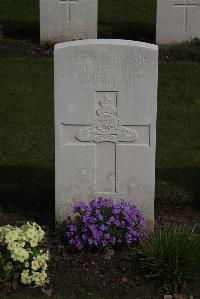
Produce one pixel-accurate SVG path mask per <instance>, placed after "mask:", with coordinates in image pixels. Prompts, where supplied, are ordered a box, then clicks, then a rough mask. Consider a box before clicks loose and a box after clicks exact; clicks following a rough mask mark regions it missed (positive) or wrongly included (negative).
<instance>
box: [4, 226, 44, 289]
mask: <svg viewBox="0 0 200 299" xmlns="http://www.w3.org/2000/svg"><path fill="white" fill-rule="evenodd" d="M43 238H44V231H43V230H42V229H41V227H40V226H39V225H37V224H36V223H33V224H30V223H29V222H28V223H27V224H25V225H22V226H21V227H13V226H10V225H6V226H2V227H0V281H6V280H8V279H16V280H18V279H20V280H21V282H22V283H23V284H33V285H35V286H43V285H44V284H45V283H46V282H47V272H46V271H47V261H48V260H49V253H48V251H47V252H44V251H43V250H40V249H39V248H38V244H39V243H40V242H41V241H42V239H43Z"/></svg>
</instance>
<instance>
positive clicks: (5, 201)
mask: <svg viewBox="0 0 200 299" xmlns="http://www.w3.org/2000/svg"><path fill="white" fill-rule="evenodd" d="M0 172H1V173H2V174H3V176H2V177H1V182H0V206H1V207H2V209H3V212H5V213H8V214H9V213H14V214H17V215H18V216H19V218H20V217H22V218H24V217H25V218H26V219H28V220H33V221H37V222H38V223H40V224H49V225H54V203H55V199H54V198H55V192H54V169H43V168H39V167H33V166H30V167H26V166H25V167H23V166H21V167H20V166H0Z"/></svg>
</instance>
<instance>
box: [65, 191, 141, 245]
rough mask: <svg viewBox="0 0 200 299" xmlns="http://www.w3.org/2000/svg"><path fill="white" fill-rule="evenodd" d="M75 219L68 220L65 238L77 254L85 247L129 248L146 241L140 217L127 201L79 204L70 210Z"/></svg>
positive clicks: (103, 199) (97, 201) (102, 199)
mask: <svg viewBox="0 0 200 299" xmlns="http://www.w3.org/2000/svg"><path fill="white" fill-rule="evenodd" d="M73 212H74V217H73V219H72V218H71V217H67V228H66V232H65V237H66V238H67V241H68V243H69V244H70V245H71V246H75V247H76V248H77V249H78V250H82V249H83V248H84V247H106V246H113V245H115V244H124V245H131V244H133V243H134V242H135V241H136V240H138V239H140V238H145V237H146V233H145V231H146V225H145V221H144V217H143V215H142V214H141V213H140V211H139V210H138V209H137V207H136V206H133V205H131V204H129V203H128V202H127V201H116V202H114V201H113V200H112V199H111V198H109V199H106V198H103V197H100V198H98V199H97V200H96V199H93V200H92V201H91V202H89V203H86V202H83V201H81V202H80V203H79V204H77V205H75V206H74V208H73Z"/></svg>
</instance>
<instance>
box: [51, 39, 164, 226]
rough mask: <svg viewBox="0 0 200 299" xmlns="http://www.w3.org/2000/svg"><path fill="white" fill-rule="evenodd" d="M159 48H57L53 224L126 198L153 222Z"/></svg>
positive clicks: (95, 43) (116, 44) (109, 43)
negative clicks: (89, 203) (98, 202)
mask: <svg viewBox="0 0 200 299" xmlns="http://www.w3.org/2000/svg"><path fill="white" fill-rule="evenodd" d="M157 76H158V49H157V46H155V45H151V44H145V43H140V42H133V41H122V40H87V41H76V42H68V43H63V44H58V45H56V46H55V125H56V219H57V220H58V221H59V222H60V221H62V220H63V219H65V216H66V212H67V211H68V212H69V211H70V210H71V205H72V204H74V203H75V202H77V201H79V200H81V199H84V200H91V199H93V198H94V197H96V198H97V197H99V196H105V197H107V198H108V197H112V198H114V199H115V198H116V199H121V198H123V199H127V200H128V201H129V202H131V203H134V204H136V205H137V206H138V207H139V208H140V209H141V210H143V211H144V214H145V218H146V220H147V222H148V224H149V225H150V226H151V227H152V226H153V221H154V186H155V146H156V108H157Z"/></svg>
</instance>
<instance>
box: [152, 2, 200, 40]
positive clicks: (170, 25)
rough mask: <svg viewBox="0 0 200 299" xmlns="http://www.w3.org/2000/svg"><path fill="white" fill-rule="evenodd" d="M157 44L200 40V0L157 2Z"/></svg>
mask: <svg viewBox="0 0 200 299" xmlns="http://www.w3.org/2000/svg"><path fill="white" fill-rule="evenodd" d="M156 31H157V32H156V42H157V44H168V43H180V42H183V41H189V40H191V39H193V38H195V37H199V38H200V0H157V29H156Z"/></svg>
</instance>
